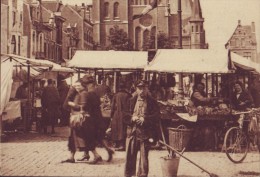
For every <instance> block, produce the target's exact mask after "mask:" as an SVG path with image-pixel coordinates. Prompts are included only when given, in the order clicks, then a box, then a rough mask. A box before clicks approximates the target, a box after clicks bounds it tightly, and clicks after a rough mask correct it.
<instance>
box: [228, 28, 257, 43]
mask: <svg viewBox="0 0 260 177" xmlns="http://www.w3.org/2000/svg"><path fill="white" fill-rule="evenodd" d="M238 28H240V29H241V30H244V31H245V33H246V34H245V35H247V36H248V35H251V40H252V42H253V43H256V35H255V33H252V27H251V26H250V25H244V26H243V25H239V24H238V25H237V26H236V28H235V30H234V32H233V33H232V35H231V36H230V38H229V39H228V41H227V43H226V44H225V46H227V45H228V43H229V41H230V40H231V39H232V37H233V36H234V34H235V32H236V31H237V30H238ZM252 34H253V35H252Z"/></svg>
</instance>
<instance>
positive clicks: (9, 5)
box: [1, 0, 26, 56]
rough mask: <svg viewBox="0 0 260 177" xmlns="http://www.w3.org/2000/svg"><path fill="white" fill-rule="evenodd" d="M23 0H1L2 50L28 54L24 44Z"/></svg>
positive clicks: (23, 54)
mask: <svg viewBox="0 0 260 177" xmlns="http://www.w3.org/2000/svg"><path fill="white" fill-rule="evenodd" d="M22 3H23V1H18V0H3V1H1V52H2V53H11V54H16V55H22V56H25V55H26V53H25V52H26V50H25V47H26V46H24V45H22V44H23V42H24V40H26V39H25V38H24V36H23V8H22Z"/></svg>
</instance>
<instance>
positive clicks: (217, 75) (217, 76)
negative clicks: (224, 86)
mask: <svg viewBox="0 0 260 177" xmlns="http://www.w3.org/2000/svg"><path fill="white" fill-rule="evenodd" d="M216 80H217V81H216V96H217V97H218V96H219V95H218V92H219V91H218V84H219V74H216Z"/></svg>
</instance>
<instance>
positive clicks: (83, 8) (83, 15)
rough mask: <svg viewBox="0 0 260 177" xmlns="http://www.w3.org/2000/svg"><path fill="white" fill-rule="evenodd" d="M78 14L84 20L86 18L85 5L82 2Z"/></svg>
mask: <svg viewBox="0 0 260 177" xmlns="http://www.w3.org/2000/svg"><path fill="white" fill-rule="evenodd" d="M80 14H81V16H82V17H83V19H84V20H85V18H86V6H85V4H84V3H82V4H81V9H80Z"/></svg>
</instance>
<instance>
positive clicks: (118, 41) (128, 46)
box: [107, 25, 133, 51]
mask: <svg viewBox="0 0 260 177" xmlns="http://www.w3.org/2000/svg"><path fill="white" fill-rule="evenodd" d="M108 40H109V41H110V45H109V46H107V50H122V51H125V50H128V51H131V50H133V43H132V41H131V40H130V39H129V38H128V35H127V33H126V32H125V31H124V30H123V29H120V28H119V26H117V25H115V26H114V27H113V28H112V29H110V31H109V36H108Z"/></svg>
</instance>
